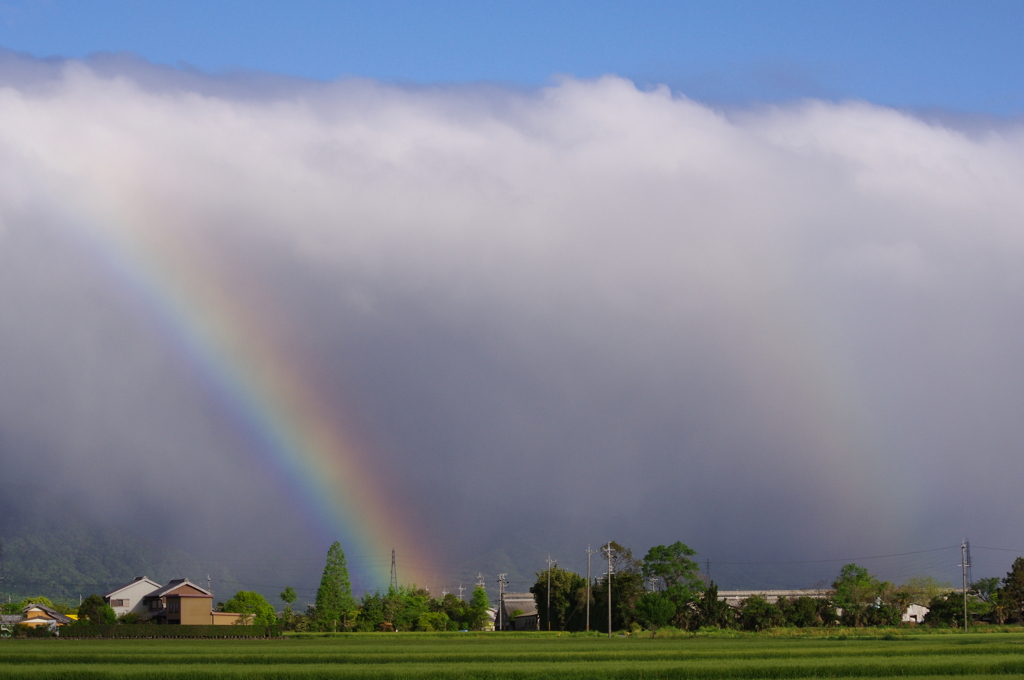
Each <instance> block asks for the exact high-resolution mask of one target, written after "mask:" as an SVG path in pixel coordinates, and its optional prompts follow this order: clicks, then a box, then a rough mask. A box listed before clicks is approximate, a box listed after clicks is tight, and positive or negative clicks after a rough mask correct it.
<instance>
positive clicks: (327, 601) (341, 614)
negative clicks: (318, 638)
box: [316, 541, 356, 630]
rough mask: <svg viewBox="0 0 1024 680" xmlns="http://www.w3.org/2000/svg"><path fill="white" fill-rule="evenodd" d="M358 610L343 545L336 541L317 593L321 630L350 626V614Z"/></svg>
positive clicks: (331, 549) (329, 551) (330, 550)
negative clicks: (339, 625)
mask: <svg viewBox="0 0 1024 680" xmlns="http://www.w3.org/2000/svg"><path fill="white" fill-rule="evenodd" d="M355 608H356V602H355V600H354V599H352V583H351V582H350V581H349V578H348V565H347V564H346V563H345V552H344V551H343V550H342V549H341V543H338V542H337V541H335V542H334V543H332V544H331V547H330V549H329V550H328V551H327V564H326V566H324V575H323V576H321V577H320V587H319V588H318V589H317V591H316V618H317V621H318V622H319V624H320V627H321V628H324V629H327V630H337V629H338V624H339V623H340V624H341V626H342V627H343V628H344V627H346V626H347V625H348V620H347V619H348V613H349V612H350V611H352V610H353V609H355Z"/></svg>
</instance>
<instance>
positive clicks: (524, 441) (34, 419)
mask: <svg viewBox="0 0 1024 680" xmlns="http://www.w3.org/2000/svg"><path fill="white" fill-rule="evenodd" d="M242 80H244V79H242ZM0 82H2V83H3V86H2V87H0V121H2V123H0V434H2V439H0V472H2V476H3V480H4V485H5V486H6V487H7V488H16V487H17V486H18V485H19V484H25V483H28V482H38V481H40V480H44V481H45V482H46V483H47V484H49V485H52V486H53V488H54V489H55V490H56V491H58V492H59V493H61V494H66V495H68V496H71V497H74V498H75V499H76V502H78V503H80V504H81V506H82V507H83V508H87V510H88V512H89V513H92V514H93V515H94V516H96V517H97V518H99V519H100V520H102V521H105V522H118V523H121V524H124V525H126V526H131V527H133V528H136V529H138V528H140V527H143V528H145V527H151V526H159V527H160V528H161V530H162V531H164V532H166V535H167V536H169V537H171V539H172V540H175V541H177V542H179V543H183V544H199V545H200V546H201V547H202V549H203V550H206V551H209V552H217V551H222V552H225V553H227V552H231V551H235V554H238V553H239V552H245V551H250V552H252V553H253V554H256V553H260V551H265V552H266V553H267V554H280V553H281V552H282V551H288V552H290V553H294V552H310V553H311V554H312V555H314V556H316V557H319V556H320V553H321V552H322V550H321V548H322V544H323V543H324V541H326V540H328V539H329V537H326V536H323V535H320V534H318V533H317V530H316V528H315V527H313V528H311V527H309V526H308V525H307V524H306V522H305V519H304V515H303V512H302V509H301V506H302V503H303V499H301V498H296V497H295V492H294V490H292V489H289V488H287V487H283V486H281V485H280V484H278V483H277V482H275V480H274V479H273V478H272V475H270V474H269V473H268V472H267V471H266V470H265V469H262V468H261V467H260V466H258V465H254V464H253V461H252V456H251V454H250V452H249V451H248V446H249V442H248V441H247V433H246V432H245V428H244V426H243V425H242V424H240V423H238V422H236V421H233V420H232V418H231V416H230V413H227V412H225V411H224V410H223V409H222V408H221V407H220V406H219V405H218V404H217V403H216V399H215V397H214V396H213V395H211V394H210V393H209V392H208V390H207V388H206V386H205V384H204V377H203V375H201V373H198V372H197V371H196V370H195V367H193V366H191V365H190V364H189V362H188V361H187V360H186V359H185V358H183V356H182V355H181V354H180V352H179V351H178V348H176V347H175V346H173V344H171V343H169V342H168V341H167V338H166V337H165V335H164V334H163V332H162V330H161V325H160V323H159V320H158V319H154V316H153V314H152V310H151V309H150V308H149V306H148V303H147V298H145V296H140V295H139V294H138V292H137V291H133V290H130V289H128V290H126V289H125V288H124V287H123V285H122V282H123V280H124V279H119V278H118V277H117V276H114V275H112V274H111V269H112V268H113V269H116V268H117V267H118V266H131V264H132V262H133V259H132V255H131V253H130V252H107V251H106V250H105V247H104V244H105V243H109V242H113V243H118V242H119V241H118V238H119V237H120V235H124V233H127V234H128V235H129V236H130V237H131V239H141V240H142V241H144V242H146V243H150V244H160V247H163V248H167V249H170V250H173V251H174V252H175V253H176V258H177V259H176V261H178V262H182V261H185V262H188V263H190V267H192V268H194V269H192V270H191V271H184V270H177V271H174V272H170V273H168V275H167V280H169V281H172V282H173V283H174V285H180V286H181V287H182V288H183V289H188V287H189V286H190V285H191V284H190V278H189V277H190V275H192V274H195V275H196V276H197V277H199V278H201V277H209V278H211V279H212V280H215V281H216V282H217V286H218V290H219V293H220V294H222V295H223V296H225V298H226V299H228V300H230V301H231V305H232V307H233V308H237V309H241V310H244V311H245V313H246V314H248V315H251V316H252V317H253V318H255V319H257V320H259V323H258V324H257V326H258V327H259V328H260V329H261V331H262V332H265V333H266V334H268V337H273V338H274V339H275V342H277V343H279V344H281V345H282V346H285V347H287V348H288V351H289V353H290V354H292V355H293V356H298V357H302V360H303V363H304V365H306V366H309V367H313V368H312V369H311V373H312V374H314V375H315V376H316V378H315V379H316V382H317V384H318V386H319V388H320V389H321V391H322V393H323V394H325V395H329V396H330V398H331V399H332V400H333V402H336V403H333V402H332V407H333V408H337V409H338V417H339V418H342V417H344V418H346V419H349V420H350V421H351V422H352V423H353V427H356V428H357V429H358V430H359V431H360V433H361V436H363V437H365V440H366V441H368V442H372V446H370V447H369V448H370V449H371V450H373V451H375V452H376V456H377V458H376V461H375V464H376V465H378V466H379V467H380V472H381V474H383V475H386V476H388V478H389V479H390V480H392V481H391V482H390V483H391V484H392V487H391V488H392V489H393V492H394V493H395V495H396V498H400V503H401V505H402V506H403V507H407V508H408V510H409V512H411V513H417V514H418V515H419V516H420V518H421V519H420V520H418V521H420V523H421V525H422V526H423V530H424V531H425V532H426V534H427V537H428V539H429V542H431V543H434V544H437V545H438V546H440V550H439V552H440V553H441V554H443V555H446V556H447V557H446V559H447V561H448V562H449V565H448V566H446V567H445V568H444V569H443V573H438V575H437V579H438V581H439V583H437V584H434V585H437V586H441V585H449V586H450V585H452V584H451V583H441V581H443V580H444V579H447V578H449V576H447V575H446V574H455V573H456V572H459V573H462V571H465V572H474V573H475V571H476V570H477V569H478V566H477V563H475V562H474V560H476V559H478V556H480V555H481V554H484V553H487V552H489V551H493V550H496V549H501V550H504V551H506V552H507V553H508V554H510V555H511V556H513V557H512V559H513V561H514V562H516V566H517V568H519V569H520V570H521V572H522V573H524V574H525V573H528V572H529V571H530V570H532V569H534V568H540V566H539V565H540V562H539V561H538V559H539V558H541V557H542V556H543V555H546V554H547V552H549V551H552V552H555V553H557V552H563V553H564V552H565V551H570V550H572V551H578V552H580V553H582V549H583V548H584V547H585V546H586V544H587V543H588V542H589V543H591V544H595V545H596V544H598V543H600V542H602V541H604V540H607V539H608V538H613V539H615V540H618V541H620V542H622V543H624V544H627V545H631V546H633V547H634V548H635V549H637V550H638V551H641V552H642V551H643V550H646V548H647V547H648V546H650V545H653V544H658V543H667V542H672V541H675V540H680V539H681V540H683V541H685V542H687V543H689V544H690V545H692V546H693V547H695V548H696V549H697V550H698V551H699V552H700V558H701V559H703V558H710V559H711V560H712V562H713V563H714V562H716V561H723V562H727V561H749V562H757V561H761V562H767V561H778V560H786V559H796V560H801V559H807V560H813V559H818V558H826V557H829V558H830V557H833V556H835V557H845V556H858V555H874V554H883V553H890V552H904V551H912V550H918V549H925V548H933V547H939V546H945V545H951V544H953V543H956V542H958V541H959V539H960V538H961V537H962V536H970V537H971V538H972V541H975V542H977V543H978V544H980V545H994V546H1008V547H1017V546H1024V537H1022V536H1021V535H1020V530H1019V511H1018V510H1017V507H1016V506H1017V503H1016V502H1015V499H1016V490H1017V487H1018V486H1019V480H1020V479H1021V475H1022V472H1024V469H1022V468H1024V456H1022V455H1021V441H1022V439H1021V438H1022V434H1024V419H1022V418H1021V417H1020V405H1021V403H1022V396H1024V359H1022V355H1021V351H1020V346H1021V340H1022V339H1024V333H1022V331H1024V314H1022V311H1024V308H1022V302H1024V267H1022V266H1021V265H1022V259H1021V256H1022V254H1024V219H1022V218H1024V197H1022V194H1021V192H1020V190H1019V187H1020V186H1022V185H1024V134H1022V128H1021V127H1020V125H1018V124H1010V123H1008V124H1000V125H995V124H993V125H990V126H988V127H984V128H981V129H979V128H978V127H977V126H974V127H972V128H971V129H970V130H967V129H957V128H955V127H951V126H947V125H939V124H936V123H929V122H925V121H923V120H921V119H918V118H915V117H913V116H911V115H907V114H904V113H901V112H899V111H894V110H891V109H886V108H880V107H875V106H871V105H869V104H865V103H857V102H853V103H846V104H831V103H824V102H816V101H808V102H805V103H803V104H800V105H793V106H787V107H765V108H760V109H745V110H738V111H728V112H723V111H719V110H714V109H712V108H709V107H707V106H705V105H702V104H701V103H699V102H694V101H690V100H688V99H686V98H685V97H682V96H679V95H673V94H671V93H670V92H668V91H667V90H657V91H650V92H644V91H639V90H637V89H636V88H635V87H634V86H633V84H632V83H630V82H628V81H624V80H621V79H616V78H604V79H600V80H596V81H585V82H583V81H574V80H565V81H563V82H560V83H559V84H557V85H554V86H551V87H548V88H544V89H541V90H537V91H531V92H516V91H509V90H502V89H500V88H493V87H489V86H480V87H464V88H415V89H403V88H398V87H391V86H384V85H379V84H376V83H373V82H365V81H343V82H338V83H333V84H327V85H322V84H309V83H302V82H284V81H281V82H278V81H274V82H270V81H267V82H264V83H262V84H260V82H259V81H258V79H253V78H250V80H248V81H245V82H240V83H236V82H234V81H232V80H231V79H230V78H217V79H215V78H207V77H205V76H203V75H201V74H181V73H179V72H175V71H171V70H168V69H161V68H156V67H150V66H148V65H146V64H140V63H137V62H127V61H124V62H119V61H117V60H111V61H108V62H104V63H101V64H97V63H88V62H86V63H83V62H49V63H44V62H35V61H31V60H23V59H14V58H11V57H8V58H7V61H6V62H5V68H4V72H3V74H2V75H0ZM95 224H102V225H104V226H103V228H102V230H101V233H103V234H105V236H102V237H100V238H99V239H98V240H97V238H96V236H95V228H94V227H93V226H90V225H95ZM119 230H126V231H124V232H123V233H122V231H119ZM105 239H109V241H108V240H105ZM126 263H127V264H126ZM139 266H141V265H139ZM243 349H244V348H240V349H239V351H240V352H241V351H243ZM172 489H173V491H172ZM126 517H127V518H132V519H125V518H126ZM260 554H262V553H260ZM556 556H560V557H561V559H562V564H565V565H566V566H578V565H579V564H581V563H582V562H583V561H584V560H585V558H578V561H574V560H576V559H577V558H573V557H572V556H571V555H556ZM979 557H981V556H979ZM1011 557H1012V556H1011ZM983 561H984V558H982V559H979V563H983ZM940 562H941V564H940ZM1003 562H1007V563H1008V562H1009V559H1003V558H1002V557H991V564H990V567H989V568H988V569H987V570H986V573H988V572H991V573H993V574H996V573H999V570H1000V569H1005V565H1004V564H1003ZM819 567H820V570H821V571H820V572H813V573H812V571H813V570H811V571H806V570H805V571H802V572H800V573H799V574H796V575H793V576H790V577H786V576H779V575H778V574H772V575H770V576H764V575H761V576H759V575H758V573H757V572H756V571H749V570H748V572H746V573H745V574H742V575H736V576H734V578H735V579H740V578H741V577H742V578H747V579H753V578H764V579H774V580H775V581H776V582H781V581H784V580H785V579H786V578H790V583H788V584H787V585H808V583H807V582H806V581H807V580H808V579H812V578H814V577H816V576H818V575H821V577H823V578H824V577H831V576H832V575H833V572H834V571H836V570H837V569H838V566H836V565H824V566H821V565H819ZM888 568H889V569H890V573H884V572H883V574H882V575H883V576H886V577H887V578H892V579H894V580H899V579H902V578H906V577H909V576H913V575H915V574H916V573H918V572H920V571H927V570H933V571H937V573H936V575H938V576H943V577H948V576H949V575H950V572H951V571H952V570H953V565H946V564H945V563H944V562H943V561H942V560H939V561H938V562H934V563H932V562H928V561H927V560H925V561H919V562H914V561H913V560H910V561H904V562H901V563H898V564H893V565H890V566H889V567H888ZM982 568H983V569H984V567H983V566H982ZM978 572H979V569H978V568H977V567H976V570H975V575H985V574H979V573H978ZM314 576H315V574H314ZM722 576H728V573H727V572H726V571H724V570H723V572H722ZM451 578H454V576H452V577H451ZM794 581H795V582H794ZM734 585H737V586H740V585H748V584H747V583H738V582H737V583H735V584H734ZM749 585H750V586H751V587H757V586H761V585H770V584H769V583H767V582H766V583H749Z"/></svg>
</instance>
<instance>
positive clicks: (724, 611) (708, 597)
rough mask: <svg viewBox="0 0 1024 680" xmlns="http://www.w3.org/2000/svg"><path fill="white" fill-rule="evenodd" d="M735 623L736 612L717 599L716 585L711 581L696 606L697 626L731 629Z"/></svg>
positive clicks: (726, 603) (723, 601)
mask: <svg viewBox="0 0 1024 680" xmlns="http://www.w3.org/2000/svg"><path fill="white" fill-rule="evenodd" d="M735 623H736V612H735V611H734V610H733V608H732V607H730V606H729V603H728V602H726V601H725V600H720V599H718V585H717V584H716V583H715V582H714V581H712V582H711V583H709V584H708V587H707V589H706V590H705V591H704V594H703V595H702V596H701V598H700V602H699V603H698V604H697V625H698V626H715V627H716V628H731V627H732V626H733V625H735Z"/></svg>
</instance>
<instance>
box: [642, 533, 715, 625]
mask: <svg viewBox="0 0 1024 680" xmlns="http://www.w3.org/2000/svg"><path fill="white" fill-rule="evenodd" d="M696 554H697V551H696V550H694V549H693V548H691V547H690V546H688V545H686V544H685V543H683V542H682V541H676V542H675V543H673V544H672V545H667V546H666V545H657V546H654V547H653V548H651V549H650V550H648V551H647V555H646V556H645V557H644V560H643V566H642V572H643V575H644V578H645V579H647V580H648V581H649V580H651V579H655V582H656V583H659V584H660V586H661V588H662V589H663V590H664V592H665V595H666V597H668V598H669V599H670V600H672V603H673V604H674V605H675V608H676V614H675V622H676V624H677V625H678V626H679V627H680V628H690V627H693V625H695V624H696V625H699V624H697V621H698V620H699V618H700V616H699V614H698V611H697V607H696V603H697V600H698V599H699V598H700V596H701V594H702V593H703V592H704V581H703V579H701V577H700V565H698V564H697V563H696V562H694V561H693V560H691V559H690V557H692V556H693V555H696Z"/></svg>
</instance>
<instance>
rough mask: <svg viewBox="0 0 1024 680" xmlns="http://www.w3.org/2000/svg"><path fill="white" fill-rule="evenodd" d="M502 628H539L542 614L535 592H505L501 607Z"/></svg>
mask: <svg viewBox="0 0 1024 680" xmlns="http://www.w3.org/2000/svg"><path fill="white" fill-rule="evenodd" d="M500 612H501V630H538V629H539V628H540V616H539V614H538V612H537V601H536V600H535V599H534V597H533V593H505V597H504V599H503V600H502V603H501V607H500Z"/></svg>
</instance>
